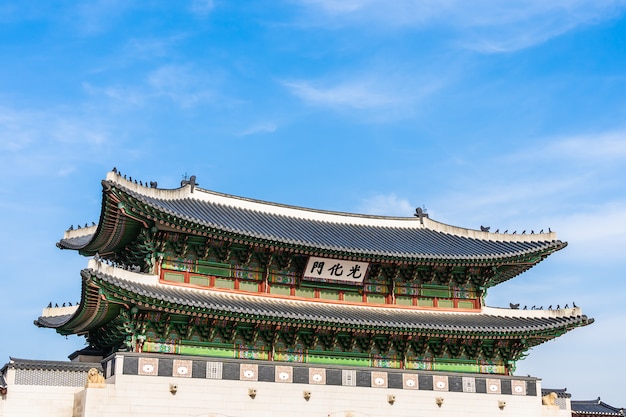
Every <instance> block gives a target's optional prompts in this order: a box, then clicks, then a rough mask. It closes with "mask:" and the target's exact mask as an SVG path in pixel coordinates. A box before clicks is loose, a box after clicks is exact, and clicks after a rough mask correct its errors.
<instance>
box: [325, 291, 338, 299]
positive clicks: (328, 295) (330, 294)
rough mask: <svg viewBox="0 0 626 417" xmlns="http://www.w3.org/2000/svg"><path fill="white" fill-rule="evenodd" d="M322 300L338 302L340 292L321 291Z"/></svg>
mask: <svg viewBox="0 0 626 417" xmlns="http://www.w3.org/2000/svg"><path fill="white" fill-rule="evenodd" d="M320 298H321V299H323V300H338V299H339V292H337V291H329V290H320Z"/></svg>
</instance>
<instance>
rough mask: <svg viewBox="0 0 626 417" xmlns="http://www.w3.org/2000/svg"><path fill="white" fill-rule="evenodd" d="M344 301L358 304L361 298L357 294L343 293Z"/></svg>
mask: <svg viewBox="0 0 626 417" xmlns="http://www.w3.org/2000/svg"><path fill="white" fill-rule="evenodd" d="M343 299H344V301H350V302H353V303H360V302H361V301H363V296H362V295H361V294H359V293H358V292H344V293H343Z"/></svg>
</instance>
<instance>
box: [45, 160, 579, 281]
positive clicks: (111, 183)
mask: <svg viewBox="0 0 626 417" xmlns="http://www.w3.org/2000/svg"><path fill="white" fill-rule="evenodd" d="M103 188H104V191H103V203H102V212H101V217H100V222H99V224H98V225H97V227H96V226H93V227H86V228H82V229H78V230H71V231H68V232H66V234H65V237H64V238H63V239H62V240H61V241H60V242H59V243H58V244H57V245H58V246H59V247H60V248H63V249H74V250H79V251H80V252H81V253H83V254H85V255H89V256H91V255H94V254H96V253H99V254H100V255H103V256H105V255H106V254H107V253H112V252H114V251H116V250H120V249H121V248H124V247H125V246H126V245H128V244H129V243H131V242H132V241H133V240H134V239H135V238H136V237H137V235H138V234H139V232H140V230H141V229H142V228H144V229H149V228H156V229H158V230H166V231H179V232H182V233H190V234H194V235H198V236H204V237H208V238H213V239H220V240H226V241H230V242H240V243H241V242H245V243H249V244H254V245H255V246H261V247H275V248H280V249H283V250H291V251H298V253H302V254H305V255H317V256H330V257H340V258H346V259H348V258H352V259H360V260H365V261H377V260H386V261H397V262H413V263H423V264H435V263H445V264H450V265H476V264H481V265H486V264H488V265H491V264H494V265H496V264H497V265H502V266H505V267H506V268H504V269H503V271H505V272H504V273H503V276H502V277H497V278H496V279H495V282H496V283H497V282H501V281H504V280H506V279H509V278H511V277H512V276H515V275H517V274H519V273H521V272H523V271H524V270H526V269H528V268H530V267H532V266H533V265H535V264H536V263H538V262H540V261H541V260H543V259H544V258H545V257H546V256H548V255H550V254H551V253H553V252H555V251H557V250H559V249H562V248H563V247H565V246H566V245H567V243H566V242H562V241H560V240H558V239H557V238H556V234H555V233H553V232H550V233H537V234H535V233H534V232H533V233H532V234H530V233H529V234H503V233H491V232H486V231H478V230H473V229H467V228H460V227H453V226H449V225H446V224H443V223H440V222H437V221H434V220H432V219H430V218H429V217H428V216H427V215H425V214H423V213H422V211H421V210H418V211H416V216H417V217H416V216H413V217H384V216H373V215H361V214H350V213H341V212H330V211H322V210H313V209H308V208H302V207H294V206H288V205H281V204H275V203H268V202H264V201H259V200H252V199H247V198H241V197H235V196H232V195H226V194H221V193H217V192H212V191H208V190H204V189H201V188H199V187H197V186H194V185H189V184H187V185H185V186H183V187H181V188H178V189H173V190H166V189H158V188H148V187H146V186H143V185H138V184H137V183H133V182H132V181H129V180H126V179H125V178H122V177H121V176H120V175H119V174H118V173H117V172H110V173H109V174H108V175H107V177H106V180H104V181H103Z"/></svg>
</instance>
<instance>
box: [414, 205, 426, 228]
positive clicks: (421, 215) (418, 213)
mask: <svg viewBox="0 0 626 417" xmlns="http://www.w3.org/2000/svg"><path fill="white" fill-rule="evenodd" d="M414 216H415V217H417V218H418V219H420V224H424V217H426V218H428V213H426V207H424V208H423V209H422V208H421V207H418V208H416V209H415V214H414Z"/></svg>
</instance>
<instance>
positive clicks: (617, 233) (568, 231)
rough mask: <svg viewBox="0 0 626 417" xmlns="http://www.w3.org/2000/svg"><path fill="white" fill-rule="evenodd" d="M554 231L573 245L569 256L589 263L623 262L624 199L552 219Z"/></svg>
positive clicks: (625, 244) (625, 243)
mask: <svg viewBox="0 0 626 417" xmlns="http://www.w3.org/2000/svg"><path fill="white" fill-rule="evenodd" d="M552 224H553V225H554V228H555V229H556V230H558V231H559V235H560V236H563V237H564V238H565V239H567V240H568V241H570V242H573V243H574V244H572V245H570V247H569V248H568V255H569V256H572V257H573V258H574V259H578V261H579V262H580V261H583V260H584V261H586V262H589V263H596V262H610V261H616V260H623V259H624V248H625V247H626V200H622V201H619V200H618V201H609V202H607V203H604V204H599V205H595V206H593V205H591V206H590V205H585V206H582V205H581V210H580V211H578V212H574V213H570V214H565V215H561V216H558V217H555V218H554V219H553V223H552Z"/></svg>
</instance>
